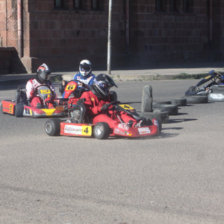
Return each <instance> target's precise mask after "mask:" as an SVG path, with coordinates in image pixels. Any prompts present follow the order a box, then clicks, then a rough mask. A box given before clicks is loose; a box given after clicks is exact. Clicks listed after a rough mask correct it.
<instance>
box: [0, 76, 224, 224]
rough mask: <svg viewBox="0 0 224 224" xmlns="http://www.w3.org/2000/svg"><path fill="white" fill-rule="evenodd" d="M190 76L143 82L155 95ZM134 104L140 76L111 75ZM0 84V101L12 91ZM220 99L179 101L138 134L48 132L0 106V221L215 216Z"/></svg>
mask: <svg viewBox="0 0 224 224" xmlns="http://www.w3.org/2000/svg"><path fill="white" fill-rule="evenodd" d="M193 83H196V81H195V80H175V81H174V80H173V81H152V82H150V84H151V85H152V87H153V94H154V99H155V100H168V99H175V98H179V97H181V96H183V95H184V91H185V90H186V89H187V88H188V87H189V86H190V85H192V84H193ZM118 84H119V88H118V89H117V92H118V96H119V98H120V100H121V101H124V102H129V103H131V104H132V105H133V106H135V107H136V109H138V110H139V109H140V101H141V94H142V92H141V91H142V87H143V86H144V85H146V84H149V82H131V81H130V82H120V83H118ZM14 95H15V90H14V87H13V86H7V85H5V86H1V90H0V100H2V99H5V98H9V99H10V98H13V97H14ZM223 111H224V103H221V102H219V103H208V104H196V105H188V106H185V107H180V108H179V114H178V115H176V116H170V122H169V123H166V124H163V129H162V134H161V136H160V137H156V138H147V139H124V138H113V139H108V140H97V139H94V138H75V137H49V136H47V135H46V134H45V132H44V130H43V125H44V123H45V120H46V119H30V118H15V117H13V116H9V115H2V114H1V115H0V223H4V224H48V223H49V224H83V223H87V224H96V223H97V224H139V223H141V224H142V223H143V224H149V223H153V224H189V223H192V224H194V223H195V224H200V223H203V224H208V223H209V224H214V223H220V224H221V223H224V172H223V170H224V147H223V141H222V140H223V131H224V116H223Z"/></svg>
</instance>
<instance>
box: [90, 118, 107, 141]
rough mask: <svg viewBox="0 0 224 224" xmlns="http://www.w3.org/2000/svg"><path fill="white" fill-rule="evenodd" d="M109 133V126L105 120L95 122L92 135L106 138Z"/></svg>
mask: <svg viewBox="0 0 224 224" xmlns="http://www.w3.org/2000/svg"><path fill="white" fill-rule="evenodd" d="M109 135H110V127H109V125H108V124H107V123H105V122H99V123H96V125H95V126H94V128H93V136H94V137H95V138H97V139H107V138H108V137H109Z"/></svg>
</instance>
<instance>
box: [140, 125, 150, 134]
mask: <svg viewBox="0 0 224 224" xmlns="http://www.w3.org/2000/svg"><path fill="white" fill-rule="evenodd" d="M138 132H139V134H140V135H144V134H150V133H151V131H150V129H149V128H148V127H142V128H138Z"/></svg>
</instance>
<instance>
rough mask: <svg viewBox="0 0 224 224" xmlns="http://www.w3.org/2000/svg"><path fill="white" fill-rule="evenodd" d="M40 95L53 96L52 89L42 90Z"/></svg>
mask: <svg viewBox="0 0 224 224" xmlns="http://www.w3.org/2000/svg"><path fill="white" fill-rule="evenodd" d="M40 93H41V94H51V90H50V89H40Z"/></svg>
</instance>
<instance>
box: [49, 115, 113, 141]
mask: <svg viewBox="0 0 224 224" xmlns="http://www.w3.org/2000/svg"><path fill="white" fill-rule="evenodd" d="M45 132H46V133H47V134H48V135H50V136H58V135H65V136H82V137H91V136H94V137H95V138H98V139H106V138H108V137H109V135H110V128H109V126H108V124H107V123H104V122H99V123H97V124H95V125H92V124H79V123H71V122H64V121H60V120H59V119H49V120H47V121H46V123H45Z"/></svg>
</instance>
